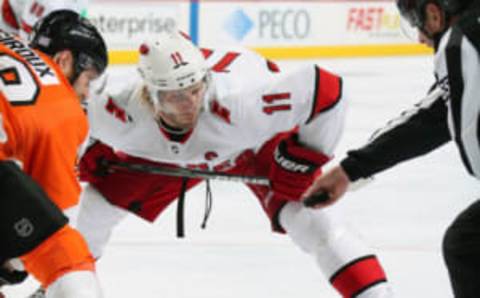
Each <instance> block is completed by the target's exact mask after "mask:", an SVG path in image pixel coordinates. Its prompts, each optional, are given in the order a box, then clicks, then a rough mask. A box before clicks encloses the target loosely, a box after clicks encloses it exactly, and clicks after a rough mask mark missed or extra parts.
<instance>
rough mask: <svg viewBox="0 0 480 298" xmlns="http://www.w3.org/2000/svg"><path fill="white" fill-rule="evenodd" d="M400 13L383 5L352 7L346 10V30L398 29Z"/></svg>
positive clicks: (374, 30) (373, 30)
mask: <svg viewBox="0 0 480 298" xmlns="http://www.w3.org/2000/svg"><path fill="white" fill-rule="evenodd" d="M399 28H400V15H399V14H398V13H393V12H388V11H387V10H386V9H385V8H384V7H381V6H371V7H352V8H350V9H349V10H348V16H347V30H348V31H353V32H371V33H373V32H379V31H398V30H399Z"/></svg>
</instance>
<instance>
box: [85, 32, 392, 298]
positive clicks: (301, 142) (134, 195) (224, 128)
mask: <svg viewBox="0 0 480 298" xmlns="http://www.w3.org/2000/svg"><path fill="white" fill-rule="evenodd" d="M139 51H140V62H139V66H138V70H139V72H140V74H141V78H139V79H138V80H134V81H133V82H132V83H131V84H127V86H125V87H124V88H123V89H122V90H121V91H119V92H115V91H111V90H110V91H109V88H108V87H107V89H106V92H105V93H104V94H102V95H101V96H100V97H99V98H95V99H94V100H92V101H90V104H91V105H90V106H89V108H88V115H89V120H90V126H91V136H92V138H93V139H95V140H96V142H95V143H94V144H93V145H92V146H90V148H89V149H87V151H86V153H85V154H84V156H83V158H82V159H81V162H80V175H81V179H83V180H84V181H86V182H88V184H87V186H86V187H85V189H84V191H83V194H82V198H81V201H82V203H81V207H80V211H79V215H78V229H79V230H80V231H81V232H82V233H83V234H84V236H85V237H86V239H87V242H88V243H89V245H90V249H91V250H92V253H93V254H94V256H95V257H100V256H101V255H102V251H103V248H104V246H105V244H106V243H107V241H108V238H109V236H110V233H111V231H112V229H113V228H114V226H115V225H116V224H118V223H119V222H120V221H121V220H122V219H123V218H124V216H125V215H126V214H127V212H132V213H134V214H136V215H137V216H139V217H141V218H143V219H145V220H148V221H154V220H155V219H156V218H157V217H158V216H159V215H160V214H161V213H162V211H163V210H164V209H165V208H166V207H167V206H168V205H169V204H170V203H172V202H173V201H174V200H176V199H177V197H179V196H180V195H182V190H183V191H184V190H186V189H190V188H191V187H193V186H195V185H196V184H198V183H199V182H201V180H200V179H189V180H186V179H182V178H179V177H171V176H164V175H152V174H148V173H138V172H135V171H128V170H125V171H122V170H117V171H110V170H109V169H104V168H102V164H104V163H103V162H101V161H105V160H110V161H121V162H126V163H140V164H147V165H155V166H164V167H184V168H190V169H204V170H209V171H215V172H227V173H232V174H242V175H262V176H267V177H268V178H269V179H270V181H271V186H259V185H251V184H247V186H248V187H249V188H250V189H251V190H252V191H253V193H254V194H255V196H256V197H257V198H258V200H259V201H260V203H261V205H262V207H263V209H264V211H265V213H266V215H267V216H268V217H269V218H270V220H271V223H272V229H273V230H274V231H276V232H280V233H286V234H287V235H289V236H290V237H291V239H292V240H293V242H294V243H295V244H296V245H298V246H300V247H301V248H302V249H303V250H304V251H305V252H307V253H308V254H311V255H312V256H313V257H314V258H315V259H316V262H317V264H318V265H319V267H320V269H321V270H322V271H323V273H324V274H325V276H326V277H327V278H328V279H329V280H330V282H331V284H332V285H333V287H335V289H336V290H337V291H338V292H339V294H340V295H341V296H342V297H361V298H374V297H392V293H391V290H390V288H389V285H388V283H387V280H386V276H385V273H384V271H383V269H382V267H381V265H380V263H379V261H378V259H377V258H376V256H375V255H374V254H373V253H372V251H371V250H370V249H369V248H368V247H366V246H365V245H364V243H363V242H361V241H360V240H359V239H358V238H356V236H355V235H354V234H352V233H351V232H350V231H348V230H347V229H345V227H344V226H343V225H342V224H341V223H339V221H338V220H337V219H335V218H332V217H331V216H330V215H327V214H325V212H322V211H315V210H313V209H310V208H306V207H304V205H303V204H302V203H301V202H300V201H299V199H300V197H301V195H302V193H303V192H304V191H305V189H306V188H307V187H308V186H309V185H310V183H311V181H312V180H313V178H314V177H315V176H316V175H319V174H320V171H321V167H322V166H323V165H324V164H325V163H326V162H327V161H329V160H330V159H331V157H332V155H333V151H334V148H335V146H336V144H337V142H338V140H339V138H340V135H341V134H342V130H343V127H344V118H345V111H346V106H347V100H346V99H347V97H348V94H345V88H344V87H343V82H342V79H341V78H340V77H338V76H337V75H335V74H332V73H330V72H328V71H326V70H323V69H321V68H319V67H318V66H316V65H307V66H305V67H303V68H301V69H299V70H297V71H295V72H290V73H284V72H283V71H282V70H281V69H279V67H278V66H277V65H276V64H274V63H272V62H270V61H267V60H265V59H264V58H262V57H260V56H258V55H257V54H254V53H253V52H250V51H246V50H239V49H232V50H208V49H204V50H203V51H200V50H199V49H198V48H196V47H195V46H194V45H193V44H192V43H191V42H190V41H189V40H188V39H187V38H186V37H185V36H183V35H182V34H180V33H164V34H163V35H161V36H160V37H159V38H158V39H157V40H155V41H151V42H145V43H144V44H142V45H141V47H140V50H139ZM105 173H106V174H105Z"/></svg>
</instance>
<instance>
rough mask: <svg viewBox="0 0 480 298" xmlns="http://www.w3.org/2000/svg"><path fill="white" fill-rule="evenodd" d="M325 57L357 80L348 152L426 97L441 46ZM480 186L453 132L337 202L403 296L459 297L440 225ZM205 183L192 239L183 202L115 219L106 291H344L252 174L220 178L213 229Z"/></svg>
mask: <svg viewBox="0 0 480 298" xmlns="http://www.w3.org/2000/svg"><path fill="white" fill-rule="evenodd" d="M306 62H311V61H295V62H283V63H281V64H282V66H283V67H285V68H290V67H295V66H297V65H298V64H299V63H306ZM315 62H317V63H318V64H319V65H320V66H322V67H325V68H326V69H328V70H331V71H333V72H337V73H339V74H341V75H343V76H344V77H345V81H346V84H347V86H349V87H348V88H349V89H350V90H351V91H350V98H351V107H350V111H349V115H348V121H347V128H346V132H345V135H344V138H343V140H342V142H341V144H340V147H339V150H337V157H338V158H341V157H343V156H344V152H345V151H346V150H347V149H348V148H354V147H357V146H361V145H362V144H363V143H364V142H365V141H366V140H367V139H368V137H369V136H370V134H371V133H372V132H373V131H374V130H375V129H377V128H379V127H381V126H382V125H384V124H385V123H386V121H388V120H390V119H391V118H393V117H395V116H397V115H399V114H400V112H401V111H403V110H405V109H408V108H409V107H411V106H412V105H413V103H415V102H417V101H418V100H420V99H421V98H422V97H423V96H424V94H425V93H426V90H427V89H428V87H429V85H430V84H431V83H432V81H433V76H432V74H431V72H432V65H431V57H403V58H375V59H332V60H318V61H315ZM131 70H132V67H113V68H111V69H110V72H111V76H110V77H111V79H112V80H116V81H118V82H119V83H118V84H121V82H122V80H124V79H125V73H126V72H128V71H131ZM334 163H335V161H334V162H332V164H334ZM332 164H331V165H332ZM331 165H330V166H331ZM479 190H480V187H479V184H478V183H477V182H476V181H475V180H474V179H473V178H470V177H468V176H467V174H466V172H465V170H464V169H463V166H462V165H461V162H460V159H459V155H458V153H457V149H456V148H455V147H454V146H453V144H449V145H446V146H444V147H442V148H440V149H439V150H437V151H436V152H433V153H431V154H430V155H427V156H425V157H422V158H419V159H417V160H414V161H410V162H409V163H405V164H402V165H399V166H397V167H396V168H394V169H392V170H390V171H387V172H385V173H382V174H380V175H378V176H377V178H376V180H375V182H373V183H371V184H370V185H368V186H367V187H365V188H363V189H361V190H359V191H356V192H352V193H349V194H348V197H345V199H344V200H343V201H342V202H341V203H340V204H338V205H337V206H336V207H334V208H331V209H332V210H330V212H335V213H338V214H339V215H340V216H342V217H343V218H345V220H346V221H348V222H349V224H350V225H351V227H352V228H354V229H356V230H357V231H358V232H359V233H360V234H361V235H362V237H363V239H364V240H365V241H366V242H367V243H368V244H369V245H371V246H372V247H373V248H374V249H375V250H376V252H377V253H378V255H379V257H380V259H381V261H382V262H383V265H384V267H385V269H386V271H387V274H388V277H389V279H390V281H391V283H392V285H393V287H394V290H395V292H396V294H397V297H402V298H417V297H418V298H420V297H421V298H425V297H429V298H430V297H432V298H449V297H453V295H452V294H451V291H450V286H449V281H448V277H447V273H446V270H445V267H444V265H443V260H442V257H441V250H440V247H441V241H442V234H443V232H444V230H445V228H446V227H447V226H448V224H449V223H450V222H451V221H452V220H453V219H454V217H455V216H456V214H458V212H460V211H461V210H462V209H464V208H466V207H467V206H468V205H469V204H470V203H471V202H473V201H474V200H475V199H476V198H478V197H477V195H478V194H479V193H480V192H479ZM204 192H205V188H204V185H201V186H199V187H197V188H196V189H194V190H192V191H191V192H189V193H188V194H187V210H186V214H187V219H186V224H187V238H186V239H185V240H178V239H175V205H172V207H171V208H170V209H169V210H167V212H166V213H165V214H163V216H161V217H160V218H159V219H158V221H157V222H156V223H155V224H153V225H151V224H147V223H145V222H142V221H141V220H139V219H137V218H134V217H130V218H128V219H127V220H126V221H125V222H123V223H122V224H121V225H120V226H119V227H118V228H117V230H116V232H115V234H114V237H113V239H112V241H111V243H110V245H109V246H108V249H107V251H106V254H105V256H104V257H103V258H102V259H101V260H100V261H99V263H98V274H99V276H100V279H101V282H102V284H103V287H104V289H105V293H106V297H115V298H123V297H125V298H126V297H138V298H144V297H145V298H150V297H151V298H157V297H158V298H160V297H161V298H187V297H189V298H201V297H205V298H207V297H208V298H254V297H258V298H260V297H261V298H265V297H276V298H287V297H289V298H293V297H295V298H298V297H302V298H309V297H311V298H313V297H316V298H334V297H339V296H338V295H337V294H336V293H335V292H334V291H333V290H332V289H331V288H330V286H329V284H328V283H327V281H326V280H325V279H324V278H323V277H322V276H321V273H320V271H319V270H318V269H317V268H316V266H315V264H314V261H313V260H312V259H311V258H310V257H308V256H307V255H305V254H304V253H302V252H301V251H300V250H299V249H298V248H296V247H295V246H294V245H293V244H292V243H291V242H290V240H289V239H288V237H286V236H282V235H274V234H272V233H271V232H270V228H269V223H268V221H267V219H266V217H265V216H264V215H263V213H262V211H261V209H260V206H259V205H258V202H257V201H256V199H255V198H254V197H253V196H252V195H251V194H250V193H249V191H248V190H247V189H246V188H245V187H244V186H243V185H240V184H236V183H226V182H221V183H219V182H215V183H213V195H214V202H213V212H212V215H211V219H210V221H209V222H208V228H207V230H201V229H200V228H199V226H200V223H201V220H202V216H203V210H204V207H203V204H204V198H205V195H204ZM35 286H36V284H35V283H34V282H33V281H29V282H28V284H27V285H25V286H21V287H15V288H9V289H7V291H6V294H7V297H13V298H17V297H18V298H23V297H25V295H26V294H27V293H29V292H30V291H31V290H32V289H33V288H34V287H35Z"/></svg>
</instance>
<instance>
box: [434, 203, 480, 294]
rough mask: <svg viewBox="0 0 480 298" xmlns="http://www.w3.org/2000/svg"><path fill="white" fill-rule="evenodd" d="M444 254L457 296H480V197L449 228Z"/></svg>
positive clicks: (444, 242)
mask: <svg viewBox="0 0 480 298" xmlns="http://www.w3.org/2000/svg"><path fill="white" fill-rule="evenodd" d="M443 256H444V258H445V262H446V264H447V268H448V272H449V274H450V281H451V284H452V288H453V292H454V294H455V297H456V298H479V297H480V200H479V201H476V202H475V203H473V204H472V205H470V206H469V207H468V208H467V209H465V210H464V211H463V212H462V213H460V214H459V215H458V217H457V218H456V219H455V220H454V221H453V223H452V224H451V225H450V227H449V228H448V229H447V231H446V233H445V236H444V239H443Z"/></svg>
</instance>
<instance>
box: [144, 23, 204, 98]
mask: <svg viewBox="0 0 480 298" xmlns="http://www.w3.org/2000/svg"><path fill="white" fill-rule="evenodd" d="M139 51H140V61H139V63H138V71H139V72H140V75H141V76H142V78H143V80H144V81H145V83H146V85H147V87H148V88H149V89H150V90H149V91H150V92H151V93H153V92H158V91H175V90H181V89H185V88H188V87H190V86H192V85H194V84H196V83H198V82H200V81H202V80H203V79H204V78H205V77H206V75H207V73H208V67H207V64H206V61H205V58H204V56H203V54H202V52H201V51H200V49H199V48H197V47H196V46H195V45H194V44H193V43H192V42H191V41H190V40H189V39H188V38H187V37H186V36H185V35H183V34H182V33H180V32H177V31H175V32H163V33H161V34H160V35H159V36H158V37H157V38H156V39H155V40H153V41H147V42H144V43H143V44H142V45H141V46H140V48H139Z"/></svg>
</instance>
